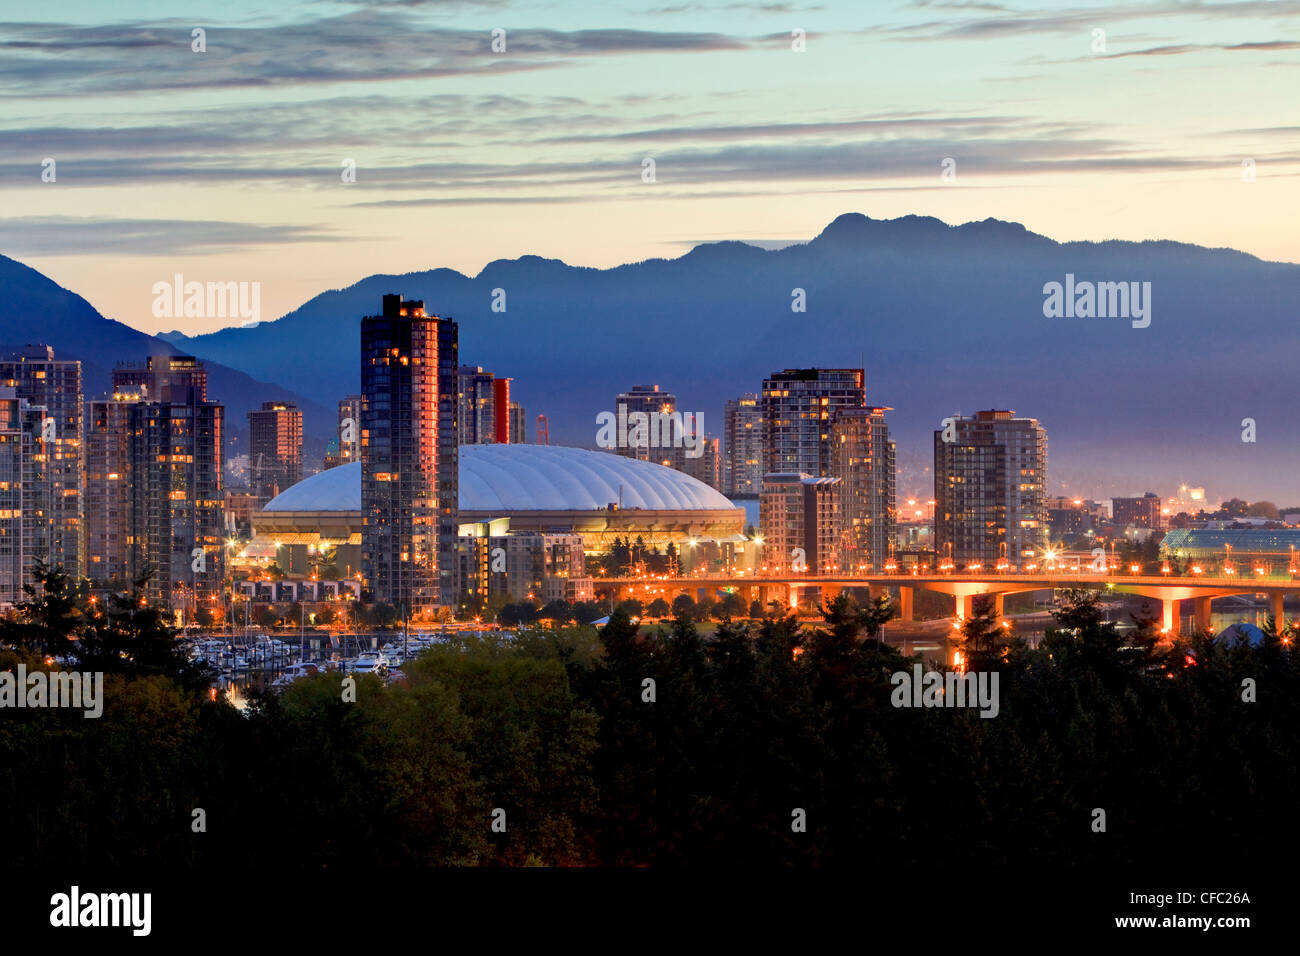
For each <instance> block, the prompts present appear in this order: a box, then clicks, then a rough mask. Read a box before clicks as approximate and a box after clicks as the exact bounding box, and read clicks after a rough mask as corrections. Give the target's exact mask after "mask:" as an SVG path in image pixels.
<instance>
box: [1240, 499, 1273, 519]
mask: <svg viewBox="0 0 1300 956" xmlns="http://www.w3.org/2000/svg"><path fill="white" fill-rule="evenodd" d="M1246 514H1248V515H1251V516H1253V517H1256V518H1268V519H1269V520H1271V521H1280V520H1281V517H1282V516H1281V515H1280V514H1279V513H1278V510H1277V505H1275V504H1273V502H1271V501H1254V502H1251V504H1250V505H1249V506H1248V507H1247V508H1246Z"/></svg>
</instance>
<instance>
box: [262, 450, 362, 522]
mask: <svg viewBox="0 0 1300 956" xmlns="http://www.w3.org/2000/svg"><path fill="white" fill-rule="evenodd" d="M262 510H263V511H360V510H361V462H359V461H358V462H353V463H352V464H350V465H339V466H338V467H337V468H329V469H327V470H325V471H322V472H320V473H319V474H316V475H311V476H310V477H308V478H304V479H303V480H302V481H300V482H298V483H297V484H295V485H290V486H289V487H288V488H286V489H285V490H284V491H282V492H280V493H279V494H278V495H276V496H275V497H274V498H272V499H271V500H270V501H268V502H267V503H266V505H265V507H263V509H262Z"/></svg>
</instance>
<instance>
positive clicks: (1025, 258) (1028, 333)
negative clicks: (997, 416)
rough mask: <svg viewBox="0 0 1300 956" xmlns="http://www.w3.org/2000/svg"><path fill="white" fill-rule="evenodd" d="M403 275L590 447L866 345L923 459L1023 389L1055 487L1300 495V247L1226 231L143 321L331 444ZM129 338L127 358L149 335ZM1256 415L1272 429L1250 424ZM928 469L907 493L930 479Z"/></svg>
mask: <svg viewBox="0 0 1300 956" xmlns="http://www.w3.org/2000/svg"><path fill="white" fill-rule="evenodd" d="M14 266H17V264H16V263H12V262H11V261H9V260H5V261H4V263H3V268H0V288H3V289H4V290H5V291H6V301H5V302H4V303H3V304H0V339H12V338H13V334H12V330H13V329H14V328H15V327H18V328H21V327H23V325H24V324H26V323H28V322H29V321H30V316H31V315H32V314H33V313H32V312H31V310H30V307H29V306H25V305H23V304H16V303H15V302H13V301H9V298H10V294H9V287H10V286H11V285H13V284H15V282H16V279H15V278H14V276H13V269H12V267H14ZM38 278H39V279H41V280H43V277H38V276H37V274H33V276H32V277H29V280H30V281H31V282H33V283H36V284H38V285H39V282H38ZM43 281H44V282H46V283H48V280H43ZM1103 282H1106V283H1120V282H1123V283H1139V285H1141V284H1145V283H1150V286H1149V289H1150V303H1149V305H1150V315H1149V319H1150V323H1149V325H1147V326H1146V327H1135V321H1130V320H1129V319H1128V318H1122V317H1121V318H1097V317H1072V318H1049V317H1048V316H1047V315H1046V314H1045V311H1046V310H1045V307H1044V303H1045V300H1046V299H1047V292H1046V288H1045V287H1046V286H1047V285H1048V284H1049V283H1059V284H1062V285H1065V286H1066V287H1072V286H1075V285H1076V283H1077V284H1080V285H1081V284H1083V283H1103ZM50 285H52V283H50ZM56 288H57V287H56ZM497 290H500V291H497ZM59 291H60V292H63V291H64V290H59ZM390 292H396V293H400V294H402V295H403V296H405V297H406V298H408V299H423V300H424V302H425V306H426V308H427V309H428V310H429V311H430V312H432V313H435V314H439V315H444V316H451V317H453V318H455V319H456V320H457V321H458V322H459V326H460V360H461V362H462V363H463V364H470V365H481V366H483V367H484V368H486V369H487V370H489V371H491V372H493V373H495V374H496V375H498V376H510V377H512V378H513V379H514V385H513V395H514V397H515V398H516V399H517V400H518V401H520V402H521V403H522V404H523V405H524V406H525V408H526V410H527V412H528V416H529V421H528V430H529V436H530V438H531V437H532V436H533V434H534V431H533V429H534V420H533V419H534V416H536V415H537V414H538V413H539V412H541V413H545V414H546V415H547V417H548V420H549V425H550V435H551V441H552V442H554V443H560V444H573V445H580V446H588V447H591V446H593V445H594V442H595V434H596V424H595V421H596V415H597V413H599V412H600V411H603V410H611V409H612V408H613V405H614V398H615V396H616V395H617V394H618V393H619V392H621V391H624V390H626V389H627V388H628V387H630V386H632V385H635V384H659V385H660V386H661V388H663V389H664V390H666V391H670V392H672V393H674V394H675V395H676V396H677V398H678V407H679V408H681V409H683V410H689V411H700V412H703V413H704V421H705V427H706V430H707V431H709V432H710V433H712V434H714V435H720V434H721V431H722V408H723V404H724V402H725V401H726V400H727V399H728V398H731V397H734V396H737V395H739V394H741V393H744V392H757V391H759V390H760V388H761V385H762V381H763V378H764V377H765V376H766V375H768V374H769V373H771V372H773V371H776V370H779V369H782V368H792V367H808V366H821V367H843V366H850V367H858V366H859V365H861V366H862V367H864V368H865V369H866V374H867V393H868V400H869V401H870V402H872V403H876V404H881V405H887V406H891V407H892V408H893V409H894V411H892V412H890V413H889V420H890V422H891V429H892V431H893V434H894V437H895V439H896V441H897V442H898V445H899V458H900V461H903V460H910V461H923V462H928V460H929V458H930V448H931V444H932V441H933V437H932V435H933V431H934V429H936V428H938V427H939V424H940V422H941V420H942V419H943V418H944V417H945V416H947V415H952V414H956V413H965V414H969V413H972V412H974V411H976V410H978V409H984V408H1004V409H1008V408H1009V409H1013V410H1015V411H1016V412H1017V413H1018V414H1020V415H1024V416H1029V417H1034V418H1037V419H1039V421H1041V422H1042V423H1043V425H1044V426H1045V428H1046V429H1047V432H1048V438H1049V449H1050V452H1049V462H1050V466H1049V489H1050V491H1051V492H1052V493H1057V492H1063V493H1071V494H1089V495H1093V496H1097V497H1101V498H1105V497H1110V496H1111V495H1128V494H1141V493H1142V492H1143V491H1145V490H1154V491H1157V492H1159V493H1162V494H1165V493H1169V492H1171V491H1172V490H1173V489H1174V488H1175V487H1176V486H1177V485H1178V484H1179V483H1186V484H1189V485H1203V486H1205V487H1206V489H1207V497H1210V498H1211V499H1213V498H1216V497H1228V496H1230V495H1237V496H1240V497H1247V498H1252V499H1259V498H1264V497H1267V498H1271V499H1273V500H1276V501H1277V503H1278V504H1280V505H1283V504H1298V503H1300V479H1297V476H1296V467H1295V466H1296V461H1295V457H1296V456H1295V453H1294V451H1293V447H1294V441H1293V435H1294V431H1295V430H1294V426H1293V424H1292V423H1293V422H1294V415H1295V404H1296V403H1295V399H1294V397H1293V395H1292V385H1291V380H1292V377H1293V367H1294V364H1295V359H1296V345H1297V344H1298V340H1300V333H1298V332H1297V330H1296V322H1297V319H1300V265H1295V264H1290V263H1273V262H1265V261H1262V260H1260V259H1258V258H1256V257H1254V256H1251V255H1248V254H1245V253H1242V252H1237V251H1234V250H1230V249H1209V248H1204V247H1200V246H1194V245H1188V244H1184V243H1178V242H1171V241H1145V242H1128V241H1119V240H1113V241H1105V242H1057V241H1054V240H1052V239H1050V238H1048V237H1045V236H1041V235H1038V234H1035V233H1032V232H1030V231H1028V230H1026V229H1025V228H1024V227H1023V226H1021V225H1019V224H1016V223H1009V222H1003V221H1000V220H996V219H986V220H984V221H981V222H970V223H966V224H964V225H959V226H950V225H948V224H946V223H944V222H942V221H940V220H938V219H934V218H930V217H920V216H905V217H903V218H900V219H893V220H878V219H871V218H869V217H867V216H864V215H861V214H857V213H850V214H846V215H842V216H840V217H838V218H836V219H835V220H834V221H833V222H831V223H830V224H829V225H828V226H827V227H826V228H825V229H824V230H823V231H822V232H821V233H820V234H819V235H817V236H816V237H815V238H813V239H811V240H810V241H809V242H806V243H798V244H794V245H789V246H785V247H783V248H780V249H762V248H758V247H756V246H752V245H747V244H745V243H742V242H719V243H709V244H703V245H698V246H696V247H694V248H693V249H691V250H690V251H689V252H687V253H686V254H684V255H682V256H680V257H678V258H675V259H651V260H646V261H643V262H638V263H633V264H627V265H622V266H617V267H615V268H609V269H594V268H587V267H581V266H571V265H568V264H566V263H564V262H561V261H558V260H554V259H543V258H539V257H537V256H531V255H525V256H522V257H520V258H517V259H500V260H496V261H493V262H491V263H489V264H488V265H486V266H485V267H484V268H483V269H482V271H480V272H479V273H478V274H477V275H475V276H472V277H471V276H467V275H464V274H462V273H460V272H457V271H454V270H451V269H445V268H440V269H432V270H429V271H423V272H412V273H406V274H403V275H373V276H369V277H367V278H365V279H362V280H361V281H359V282H357V283H355V284H353V285H350V286H348V287H347V288H343V289H336V290H332V291H328V292H323V293H321V294H320V295H317V296H315V297H314V298H312V299H310V300H309V301H307V302H306V303H304V304H303V305H302V306H300V307H299V308H297V309H295V310H294V311H292V312H290V313H288V314H287V315H285V316H283V317H282V318H280V319H277V320H275V321H271V322H263V323H261V324H259V325H256V326H253V327H249V328H243V327H239V328H227V329H223V330H221V331H218V332H214V333H211V334H207V335H200V336H194V337H188V336H185V335H183V334H180V333H170V334H168V335H167V336H166V337H165V339H166V341H165V342H164V340H163V339H158V338H150V337H147V336H143V335H142V334H141V333H134V335H136V336H139V337H140V338H141V339H148V340H149V341H151V342H164V344H166V345H168V346H170V347H171V350H180V351H183V352H186V353H191V354H195V355H198V356H200V357H201V358H203V359H205V360H207V361H208V362H209V363H215V364H213V366H212V367H213V368H214V376H213V377H214V392H224V393H225V394H226V395H230V394H237V393H238V391H239V388H238V387H236V386H235V383H234V379H233V378H229V379H225V380H224V381H223V383H222V385H221V387H217V386H216V384H215V383H216V381H217V374H216V372H217V369H220V370H221V374H222V375H230V376H235V375H238V374H239V373H241V372H242V373H245V374H246V376H248V378H246V379H245V381H246V382H248V383H249V384H248V386H247V387H248V388H250V389H251V388H254V387H257V388H261V389H265V390H268V391H270V390H274V389H275V387H277V386H278V387H279V388H280V390H281V391H280V392H279V393H277V397H286V396H289V395H297V396H299V397H300V400H302V401H306V402H311V403H314V410H313V414H312V415H310V416H307V420H306V423H305V424H306V430H307V431H308V433H309V434H310V435H313V436H314V437H315V438H316V439H317V440H318V441H320V440H323V439H324V438H327V437H328V433H329V432H330V431H331V430H332V428H333V414H332V413H331V412H328V411H326V410H328V409H332V408H333V407H334V405H335V403H336V402H337V400H338V399H339V398H341V397H342V396H343V395H345V394H348V393H351V392H355V391H356V390H357V388H358V383H359V362H358V359H357V351H358V344H359V325H360V319H361V317H362V316H365V315H372V314H375V313H376V312H378V311H379V309H380V301H381V296H382V295H383V294H385V293H390ZM47 293H48V290H47ZM65 295H66V296H68V297H70V298H71V299H74V300H75V302H76V303H79V304H80V306H79V307H78V308H77V309H75V310H74V309H72V308H71V307H70V306H69V305H67V304H66V303H65V304H64V306H63V308H62V309H61V314H65V315H67V316H68V329H69V333H70V334H72V333H73V331H74V330H73V325H74V324H75V323H73V322H72V318H73V313H74V312H75V313H76V315H75V317H76V318H77V320H78V321H79V322H80V323H81V325H78V326H77V328H81V326H85V327H86V328H85V330H83V331H80V332H76V333H75V334H77V335H80V336H81V339H80V343H79V344H80V347H81V349H82V350H83V351H85V352H87V354H89V355H90V356H91V359H90V360H92V361H102V360H103V359H102V358H99V357H100V356H104V355H110V354H111V355H113V356H114V357H116V356H117V353H120V352H121V351H123V347H122V344H121V343H124V342H126V338H125V336H126V334H127V333H130V332H132V330H130V329H128V328H127V327H125V326H121V325H120V324H119V323H111V322H109V321H108V320H106V319H103V318H102V317H100V316H98V313H95V312H94V310H93V309H91V308H90V306H89V305H88V304H87V303H85V302H84V300H82V299H80V298H79V297H76V296H72V295H71V294H70V293H65ZM47 298H48V295H47ZM503 300H504V311H494V310H493V304H494V302H496V303H502V301H503ZM801 300H802V304H803V307H804V311H795V309H796V308H798V306H799V305H800V302H801ZM29 301H30V300H29ZM46 305H47V306H48V305H49V303H48V302H47V303H46ZM498 307H499V306H498ZM15 323H18V325H17V326H15ZM74 341H75V339H74ZM92 341H93V342H94V346H93V348H87V345H89V344H90V342H92ZM52 344H55V345H56V347H59V346H58V343H52ZM129 344H130V345H131V348H130V349H127V350H126V351H127V355H125V356H124V357H133V356H135V355H138V354H140V348H139V347H138V345H137V344H136V343H135V342H130V343H129ZM67 348H68V349H69V350H70V351H75V350H76V349H74V348H73V346H72V344H69V345H68V346H67ZM236 369H238V372H236V371H234V370H236ZM226 382H229V383H230V384H229V385H227V384H225V383H226ZM271 382H273V383H275V385H274V386H272V385H269V384H266V383H271ZM322 412H324V415H322V414H321V413H322ZM1247 418H1249V419H1253V420H1254V422H1255V430H1256V435H1257V440H1256V441H1255V442H1244V441H1243V440H1242V432H1243V429H1244V425H1243V420H1244V419H1247ZM322 422H323V423H324V431H321V430H320V428H321V423H322ZM923 467H924V466H922V467H921V468H919V469H913V470H915V471H918V472H921V473H919V474H916V475H907V474H905V475H904V476H903V481H901V482H900V491H924V490H925V486H924V483H925V481H926V480H928V476H926V475H925V474H924V472H923ZM909 480H910V481H911V482H912V484H911V485H907V484H905V483H906V482H908V481H909Z"/></svg>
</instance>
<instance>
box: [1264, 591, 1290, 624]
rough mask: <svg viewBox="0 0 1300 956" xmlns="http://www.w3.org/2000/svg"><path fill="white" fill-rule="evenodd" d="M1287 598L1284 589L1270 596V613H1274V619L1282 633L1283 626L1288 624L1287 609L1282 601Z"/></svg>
mask: <svg viewBox="0 0 1300 956" xmlns="http://www.w3.org/2000/svg"><path fill="white" fill-rule="evenodd" d="M1285 600H1286V594H1285V593H1284V592H1282V591H1276V592H1274V593H1272V594H1270V595H1269V596H1268V609H1269V613H1270V614H1272V615H1273V621H1274V622H1275V624H1276V626H1277V630H1278V633H1279V634H1280V633H1282V628H1284V627H1285V626H1286V611H1285V610H1283V606H1282V602H1283V601H1285Z"/></svg>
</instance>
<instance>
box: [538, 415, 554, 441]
mask: <svg viewBox="0 0 1300 956" xmlns="http://www.w3.org/2000/svg"><path fill="white" fill-rule="evenodd" d="M550 443H551V432H550V430H549V429H548V428H547V427H546V416H545V415H538V416H537V444H539V445H549V444H550Z"/></svg>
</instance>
